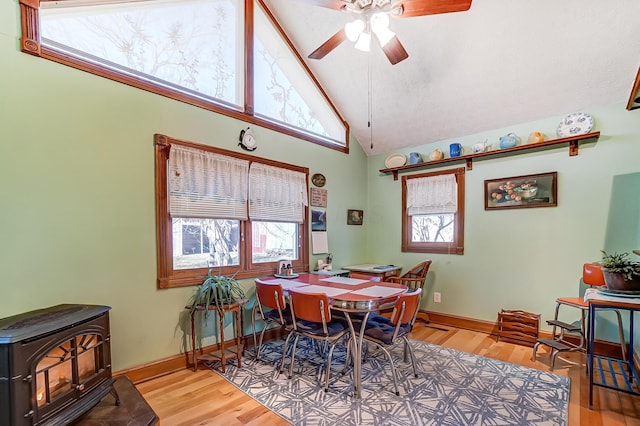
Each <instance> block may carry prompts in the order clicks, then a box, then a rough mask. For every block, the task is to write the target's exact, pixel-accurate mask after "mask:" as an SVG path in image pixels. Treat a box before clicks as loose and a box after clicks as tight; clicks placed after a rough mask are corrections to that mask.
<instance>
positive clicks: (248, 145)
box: [238, 127, 258, 151]
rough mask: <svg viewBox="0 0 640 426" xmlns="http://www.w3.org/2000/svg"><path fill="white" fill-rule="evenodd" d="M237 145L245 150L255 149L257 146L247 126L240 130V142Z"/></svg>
mask: <svg viewBox="0 0 640 426" xmlns="http://www.w3.org/2000/svg"><path fill="white" fill-rule="evenodd" d="M238 145H240V147H241V148H242V149H244V150H245V151H255V149H256V148H257V147H258V143H257V142H256V137H255V135H254V134H253V132H252V131H251V129H250V128H249V127H247V128H246V129H244V130H242V131H241V132H240V143H239V144H238Z"/></svg>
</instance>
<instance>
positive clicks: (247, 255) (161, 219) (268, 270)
mask: <svg viewBox="0 0 640 426" xmlns="http://www.w3.org/2000/svg"><path fill="white" fill-rule="evenodd" d="M154 139H155V157H156V159H155V167H156V178H155V184H156V238H157V258H158V288H161V289H162V288H172V287H184V286H191V285H197V284H201V282H202V278H203V277H204V276H206V275H207V271H208V270H209V268H198V269H188V270H174V269H173V241H172V222H171V217H170V215H169V206H168V201H167V200H168V185H167V172H168V160H169V150H170V148H171V145H172V144H179V145H183V146H188V147H191V148H196V149H200V150H204V151H209V152H214V153H217V154H222V155H227V156H230V157H235V158H240V159H243V160H247V161H249V162H250V163H251V162H258V163H262V164H267V165H270V166H274V167H281V168H283V169H288V170H294V171H297V172H301V173H305V174H306V175H307V187H308V186H309V185H308V180H309V169H308V168H306V167H300V166H294V165H291V164H287V163H281V162H279V161H273V160H269V159H265V158H259V157H256V156H253V155H248V154H243V153H237V152H234V151H229V150H226V149H222V148H215V147H211V146H208V145H201V144H197V143H194V142H188V141H183V140H179V139H175V138H171V137H169V136H166V135H162V134H156V135H155V137H154ZM308 216H309V211H308V207H305V211H304V217H305V222H304V223H302V224H300V225H298V253H299V258H298V259H297V260H294V261H293V262H292V266H293V268H294V270H297V271H308V270H309V250H308V247H309V230H308V228H309V226H308V219H307V218H308ZM251 231H252V230H251V221H240V240H241V244H240V250H241V256H240V265H237V266H224V267H214V268H211V269H213V270H215V273H216V274H218V273H220V274H224V275H232V274H236V275H235V277H236V278H237V279H246V278H256V277H262V276H266V275H273V273H274V272H275V271H276V269H277V262H265V263H257V264H254V263H252V262H251V247H250V245H251V241H252V235H251Z"/></svg>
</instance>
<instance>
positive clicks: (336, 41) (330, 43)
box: [309, 28, 347, 59]
mask: <svg viewBox="0 0 640 426" xmlns="http://www.w3.org/2000/svg"><path fill="white" fill-rule="evenodd" d="M346 39H347V33H346V32H345V31H344V28H342V29H341V30H340V31H338V32H337V33H335V34H334V35H332V36H331V37H329V39H328V40H327V41H325V42H324V43H322V45H320V47H318V48H317V49H316V50H314V51H313V52H311V53H310V54H309V59H322V58H324V57H325V56H326V55H327V54H328V53H329V52H331V51H332V50H333V49H335V48H336V47H338V45H340V43H342V42H343V41H345V40H346Z"/></svg>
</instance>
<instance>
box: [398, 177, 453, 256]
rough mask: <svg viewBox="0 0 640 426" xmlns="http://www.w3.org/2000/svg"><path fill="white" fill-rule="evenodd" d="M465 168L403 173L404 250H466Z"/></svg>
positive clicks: (427, 251)
mask: <svg viewBox="0 0 640 426" xmlns="http://www.w3.org/2000/svg"><path fill="white" fill-rule="evenodd" d="M464 176H465V174H464V168H457V169H453V170H444V171H438V172H433V173H423V174H417V175H406V176H403V177H402V251H405V252H421V253H447V254H463V253H464Z"/></svg>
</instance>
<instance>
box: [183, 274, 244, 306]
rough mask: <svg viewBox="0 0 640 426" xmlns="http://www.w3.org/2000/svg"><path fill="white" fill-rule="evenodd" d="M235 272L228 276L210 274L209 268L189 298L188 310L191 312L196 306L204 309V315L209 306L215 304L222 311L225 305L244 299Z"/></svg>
mask: <svg viewBox="0 0 640 426" xmlns="http://www.w3.org/2000/svg"><path fill="white" fill-rule="evenodd" d="M235 276H236V274H233V275H232V276H230V277H227V276H224V275H212V274H211V269H209V271H208V272H207V276H206V277H205V280H204V281H203V282H202V284H200V285H199V286H198V288H197V290H196V291H195V293H194V294H193V296H191V299H189V305H190V306H191V310H190V312H191V313H192V314H193V313H194V312H195V311H196V310H198V307H202V308H203V309H204V315H205V317H207V316H208V315H209V306H212V305H215V306H216V307H217V309H218V311H219V312H224V311H225V310H226V307H227V306H229V305H230V304H233V303H240V302H242V301H244V300H246V296H245V294H244V291H243V290H242V288H241V287H240V284H239V283H238V281H236V280H235Z"/></svg>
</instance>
